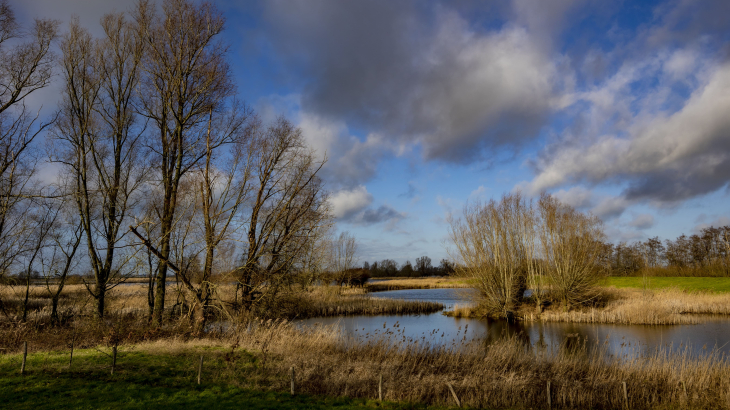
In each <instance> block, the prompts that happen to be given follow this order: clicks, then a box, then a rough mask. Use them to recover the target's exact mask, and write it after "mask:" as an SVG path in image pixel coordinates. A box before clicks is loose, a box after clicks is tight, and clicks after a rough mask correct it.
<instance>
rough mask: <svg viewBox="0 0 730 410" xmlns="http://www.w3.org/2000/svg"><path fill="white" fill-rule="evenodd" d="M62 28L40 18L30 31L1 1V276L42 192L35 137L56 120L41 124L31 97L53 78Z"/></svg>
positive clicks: (19, 249) (16, 252)
mask: <svg viewBox="0 0 730 410" xmlns="http://www.w3.org/2000/svg"><path fill="white" fill-rule="evenodd" d="M57 29H58V23H57V22H55V21H52V20H36V21H35V25H34V26H33V29H32V30H31V31H30V32H28V33H26V32H25V31H24V30H22V28H21V27H20V26H19V25H18V24H17V21H16V19H15V15H14V14H13V11H12V9H11V8H10V5H9V4H8V1H7V0H1V1H0V276H2V275H3V274H5V272H6V271H7V269H8V268H9V267H10V266H11V265H12V264H13V262H14V261H15V260H16V258H17V257H18V256H19V255H20V253H22V252H23V251H24V249H22V247H21V246H20V244H21V243H22V242H23V239H24V236H25V235H24V233H25V232H26V230H27V229H29V223H28V221H27V220H26V219H25V217H26V216H27V213H26V212H25V210H26V209H27V208H28V207H29V206H30V204H29V203H28V202H27V200H28V198H29V197H33V196H37V194H38V192H36V191H35V189H36V188H37V187H36V186H35V185H34V184H33V178H34V176H35V174H36V171H37V167H36V165H37V162H38V156H37V155H35V154H36V153H35V152H34V151H35V150H34V149H33V141H34V140H35V139H36V137H37V136H38V135H39V134H40V133H41V132H42V131H43V130H44V129H46V127H48V126H49V125H50V123H51V122H46V123H38V114H35V115H33V114H32V113H31V112H30V111H29V109H28V108H27V107H26V105H25V99H26V98H27V97H28V96H29V95H30V94H32V93H33V92H35V91H37V90H39V89H41V88H43V87H46V86H47V85H48V84H49V83H50V81H51V76H52V74H53V68H54V56H53V53H52V52H51V46H52V43H53V41H54V39H55V38H56V33H57ZM10 40H13V41H12V42H11V41H10ZM9 43H13V44H9Z"/></svg>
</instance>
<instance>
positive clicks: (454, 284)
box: [367, 278, 471, 292]
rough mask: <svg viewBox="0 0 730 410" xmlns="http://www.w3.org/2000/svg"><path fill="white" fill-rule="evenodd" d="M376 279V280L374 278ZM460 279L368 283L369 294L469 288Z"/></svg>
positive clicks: (397, 280) (423, 279)
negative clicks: (390, 291)
mask: <svg viewBox="0 0 730 410" xmlns="http://www.w3.org/2000/svg"><path fill="white" fill-rule="evenodd" d="M376 279H377V278H376ZM469 287H471V286H469V285H468V284H466V283H463V279H461V278H419V279H388V280H382V281H377V282H374V283H368V284H367V289H368V291H370V292H384V291H388V290H405V289H440V288H469Z"/></svg>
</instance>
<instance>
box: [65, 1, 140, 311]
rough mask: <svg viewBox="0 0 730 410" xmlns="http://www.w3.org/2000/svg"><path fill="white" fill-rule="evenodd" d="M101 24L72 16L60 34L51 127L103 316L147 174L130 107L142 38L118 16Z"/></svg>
mask: <svg viewBox="0 0 730 410" xmlns="http://www.w3.org/2000/svg"><path fill="white" fill-rule="evenodd" d="M101 25H102V28H103V29H104V37H103V38H102V39H100V40H95V39H93V38H92V37H91V35H90V34H89V33H88V32H87V31H86V30H85V29H83V28H82V27H81V26H80V25H79V23H78V21H76V20H75V21H72V22H71V25H70V27H69V31H68V33H67V34H66V35H65V37H64V39H63V42H62V45H61V49H62V52H63V60H62V71H63V78H64V82H65V88H64V98H63V102H62V104H61V109H60V114H59V120H58V122H57V124H56V131H55V136H56V141H57V142H58V145H59V146H60V150H59V151H60V154H59V155H58V156H56V157H55V158H54V159H55V161H58V162H60V163H61V164H63V165H64V166H65V167H66V168H67V170H68V172H69V174H70V175H71V177H72V178H73V180H74V181H75V184H74V189H73V193H72V194H73V196H74V198H75V200H76V205H77V208H78V212H79V215H80V218H81V223H82V226H83V229H84V234H85V239H86V244H87V250H88V254H89V260H90V264H91V268H92V271H93V273H94V279H95V280H94V286H93V289H92V288H91V287H89V291H90V292H91V294H92V296H93V297H94V298H95V299H96V302H97V310H96V314H97V315H98V317H104V311H105V300H106V297H105V296H106V292H107V290H108V289H109V287H110V286H111V285H112V283H113V282H114V279H115V277H118V276H119V275H120V274H121V270H122V269H123V268H124V262H122V261H120V260H119V256H120V255H119V251H118V248H119V246H120V242H121V241H123V239H124V236H125V234H126V229H124V225H123V224H124V221H125V219H126V218H127V217H128V214H129V211H130V208H131V207H132V206H133V203H132V202H133V201H134V194H135V192H136V191H137V190H138V188H139V187H140V186H141V185H142V183H143V182H144V175H145V174H146V172H147V166H146V159H145V158H144V155H143V151H142V142H143V141H142V136H143V132H144V124H142V123H141V121H140V120H139V116H137V115H136V114H135V108H134V105H135V104H136V103H137V102H138V101H139V100H138V98H137V97H138V95H137V90H136V89H137V86H138V85H139V80H140V62H141V58H142V54H143V50H144V48H143V43H142V41H141V40H140V38H139V36H138V35H137V32H136V29H135V27H134V26H133V25H132V24H131V23H130V22H128V21H126V20H125V18H124V15H123V14H116V15H114V14H109V15H106V16H105V17H104V18H103V19H102V21H101ZM124 257H125V258H127V259H128V258H129V256H128V255H124Z"/></svg>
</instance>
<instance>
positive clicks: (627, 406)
mask: <svg viewBox="0 0 730 410" xmlns="http://www.w3.org/2000/svg"><path fill="white" fill-rule="evenodd" d="M621 384H622V385H623V386H624V403H626V409H627V410H628V408H629V393H628V392H627V391H626V381H623V382H621Z"/></svg>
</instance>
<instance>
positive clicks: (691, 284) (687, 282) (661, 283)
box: [601, 276, 730, 293]
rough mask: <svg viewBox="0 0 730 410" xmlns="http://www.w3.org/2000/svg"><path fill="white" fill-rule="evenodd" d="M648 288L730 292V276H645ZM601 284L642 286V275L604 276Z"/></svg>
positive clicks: (619, 286) (620, 286)
mask: <svg viewBox="0 0 730 410" xmlns="http://www.w3.org/2000/svg"><path fill="white" fill-rule="evenodd" d="M647 279H648V284H649V288H651V289H663V288H671V287H675V288H678V289H682V290H685V291H688V292H696V291H699V292H715V293H727V292H730V278H717V277H705V278H703V277H662V276H650V277H648V278H647ZM601 284H602V285H603V286H615V287H617V288H643V287H644V278H643V277H609V278H605V279H604V280H603V281H602V282H601Z"/></svg>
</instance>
